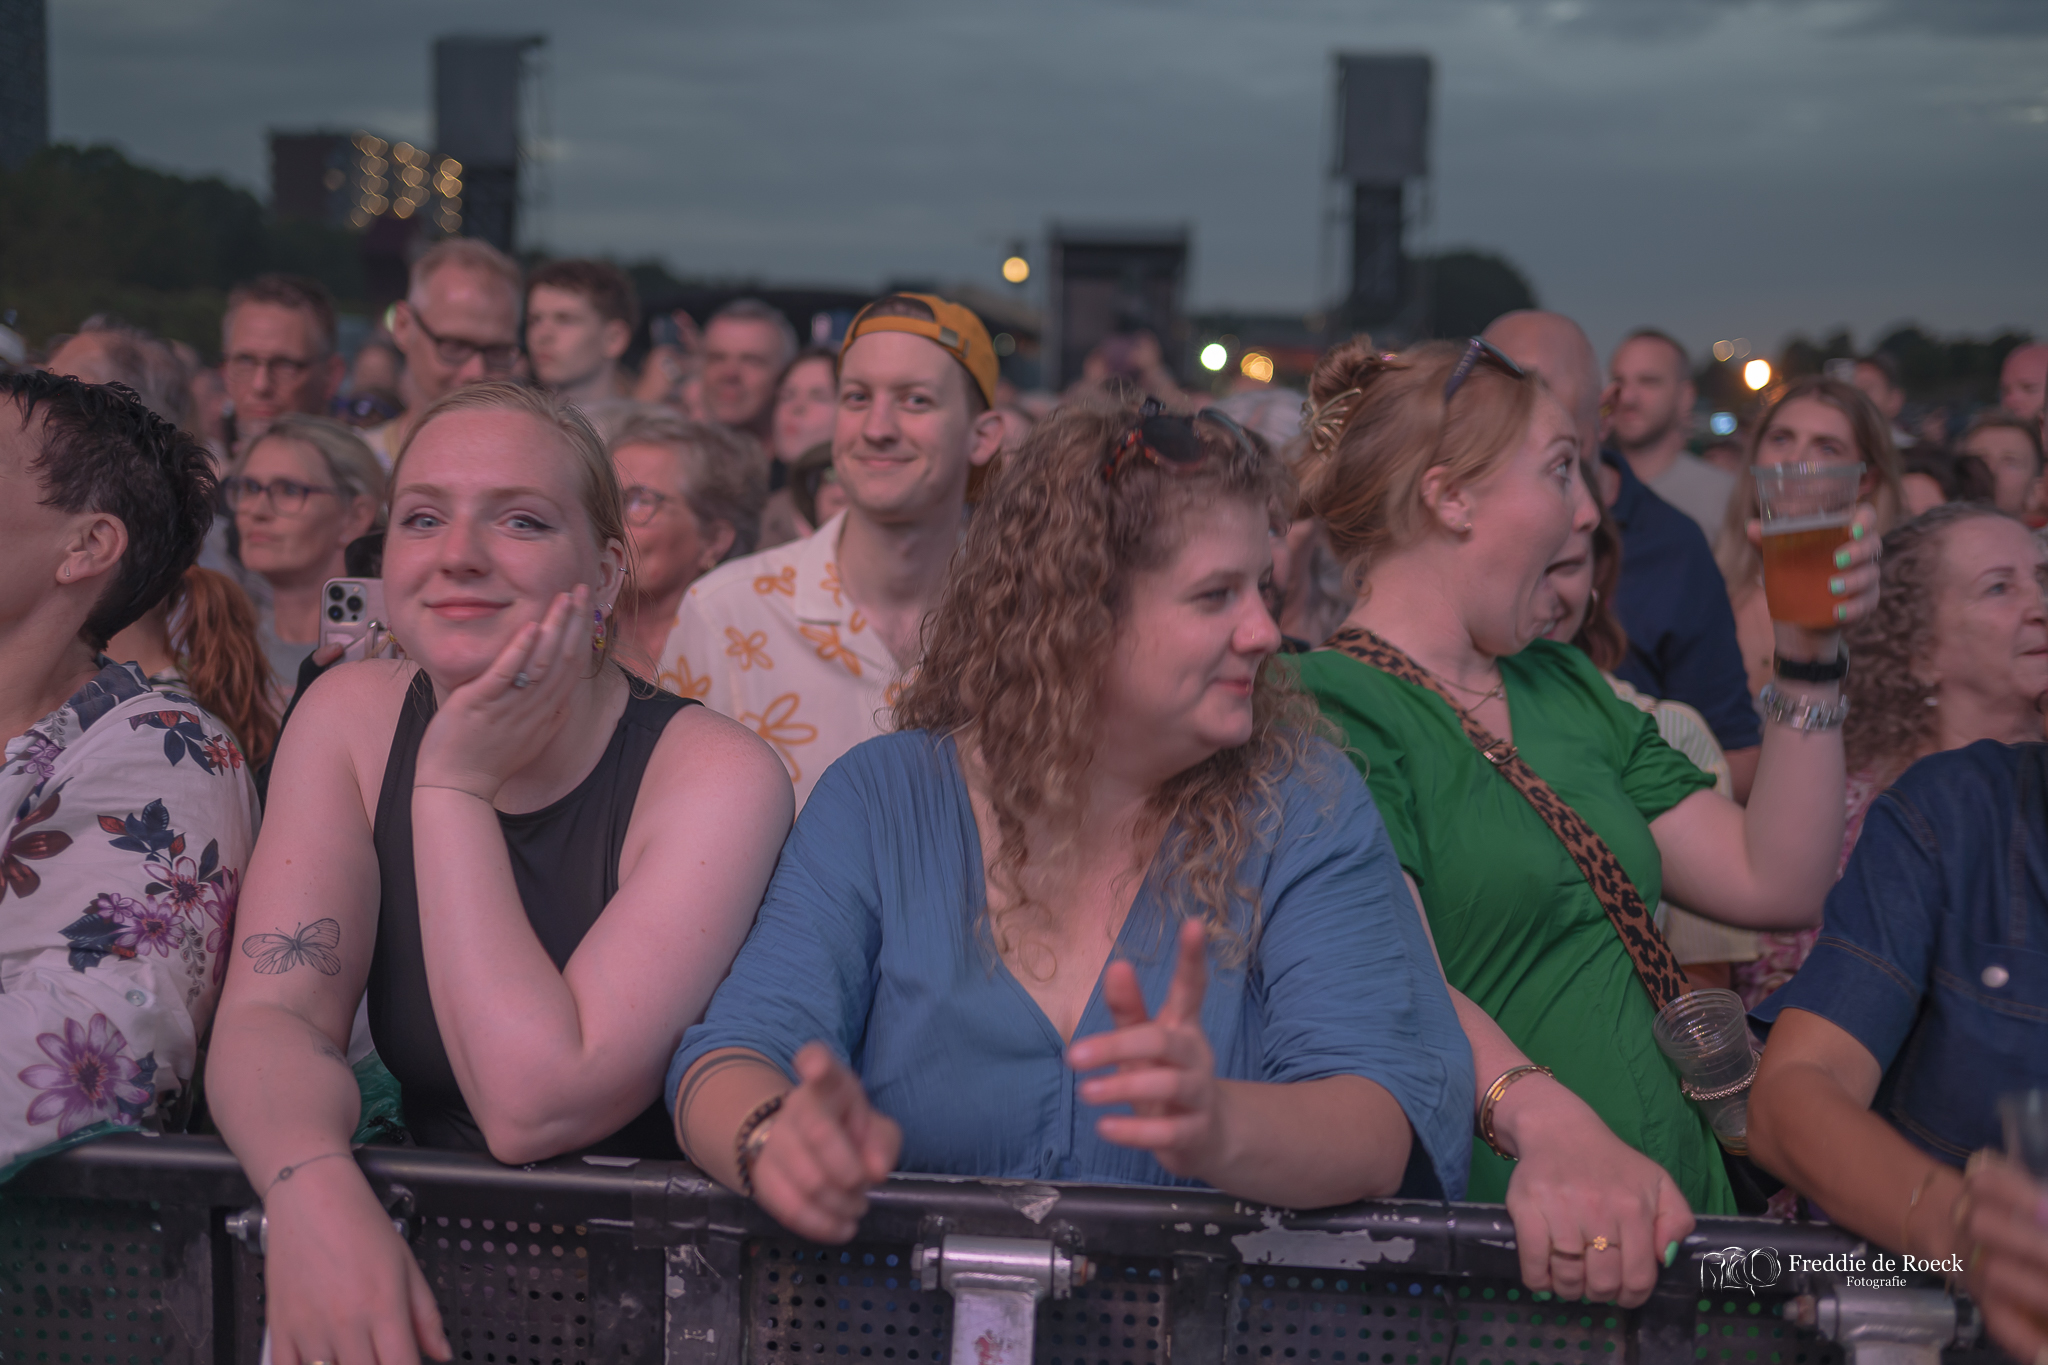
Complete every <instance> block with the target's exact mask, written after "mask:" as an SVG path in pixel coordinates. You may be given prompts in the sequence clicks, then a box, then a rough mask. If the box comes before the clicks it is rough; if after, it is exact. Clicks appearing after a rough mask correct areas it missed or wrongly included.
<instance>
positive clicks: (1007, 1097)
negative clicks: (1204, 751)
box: [666, 731, 1473, 1198]
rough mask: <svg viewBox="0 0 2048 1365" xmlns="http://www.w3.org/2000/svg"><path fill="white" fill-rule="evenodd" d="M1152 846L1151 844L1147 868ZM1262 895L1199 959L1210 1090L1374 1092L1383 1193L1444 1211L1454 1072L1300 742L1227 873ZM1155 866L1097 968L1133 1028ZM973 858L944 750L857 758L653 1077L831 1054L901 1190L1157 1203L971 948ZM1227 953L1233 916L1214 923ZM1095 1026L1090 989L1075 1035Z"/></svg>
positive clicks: (982, 945) (1172, 916)
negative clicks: (1102, 1193)
mask: <svg viewBox="0 0 2048 1365" xmlns="http://www.w3.org/2000/svg"><path fill="white" fill-rule="evenodd" d="M1171 843H1172V839H1171V836H1169V839H1168V841H1167V845H1166V846H1168V847H1170V846H1171ZM1239 876H1240V881H1241V883H1242V884H1245V885H1248V886H1251V887H1255V888H1257V890H1258V892H1259V900H1260V907H1259V916H1258V923H1257V926H1256V932H1251V933H1250V938H1251V945H1252V946H1251V950H1250V952H1249V954H1248V955H1246V960H1245V961H1243V962H1242V963H1241V964H1240V965H1236V966H1232V965H1229V964H1227V963H1226V962H1223V961H1220V960H1219V957H1218V954H1217V953H1216V951H1215V950H1214V949H1213V948H1212V952H1211V961H1210V973H1211V974H1210V979H1209V987H1208V991H1207V993H1206V995H1205V996H1204V998H1203V1003H1202V1023H1203V1026H1204V1028H1205V1030H1206V1031H1207V1034H1208V1038H1209V1042H1210V1045H1211V1048H1212V1049H1213V1051H1214V1053H1215V1057H1216V1071H1217V1074H1218V1075H1219V1076H1221V1077H1224V1078H1226V1079H1239V1080H1256V1081H1269V1082H1290V1081H1307V1080H1316V1079H1320V1078H1322V1077H1325V1076H1337V1075H1357V1076H1364V1077H1367V1078H1368V1079H1370V1080H1373V1081H1376V1082H1378V1083H1379V1084H1380V1085H1381V1086H1383V1087H1385V1088H1386V1090H1387V1091H1388V1092H1389V1093H1390V1094H1392V1095H1393V1097H1394V1099H1395V1100H1396V1101H1397V1102H1399V1104H1400V1105H1401V1107H1402V1110H1403V1111H1404V1112H1405V1113H1406V1114H1407V1116H1408V1119H1409V1122H1410V1124H1411V1126H1412V1127H1413V1130H1414V1134H1415V1141H1414V1143H1413V1146H1412V1148H1411V1154H1410V1158H1409V1163H1408V1175H1407V1178H1406V1180H1405V1181H1404V1184H1403V1193H1405V1194H1409V1195H1413V1196H1418V1197H1443V1198H1456V1197H1458V1196H1459V1195H1460V1194H1461V1193H1462V1192H1463V1190H1464V1187H1465V1174H1466V1166H1467V1162H1468V1160H1469V1154H1470V1146H1471V1139H1470V1133H1471V1124H1472V1093H1473V1082H1472V1057H1471V1052H1470V1049H1469V1047H1468V1046H1467V1044H1466V1041H1465V1035H1464V1033H1463V1031H1462V1029H1461V1028H1460V1027H1459V1024H1458V1020H1457V1016H1456V1014H1455V1013H1454V1012H1453V1010H1452V1008H1451V1001H1450V996H1449V993H1448V991H1447V989H1446V988H1445V986H1444V982H1443V977H1442V975H1441V973H1440V972H1439V971H1438V970H1437V967H1436V962H1435V958H1434V955H1433V954H1432V953H1431V951H1430V947H1429V942H1428V940H1427V938H1426V937H1425V936H1424V933H1423V930H1422V924H1421V920H1420V917H1419V916H1418V915H1417V913H1416V911H1415V908H1414V905H1413V903H1412V901H1411V900H1410V899H1409V897H1408V894H1407V888H1406V887H1405V886H1404V885H1403V883H1402V881H1401V869H1400V866H1399V864H1398V863H1397V862H1396V861H1395V859H1394V854H1393V850H1392V848H1391V846H1390V845H1389V844H1388V842H1387V836H1386V832H1385V830H1384V828H1383V827H1382V826H1381V824H1380V820H1379V816H1378V814H1377V813H1376V812H1375V811H1374V809H1373V805H1372V797H1371V796H1370V795H1369V794H1368V793H1367V791H1366V789H1365V785H1364V783H1363V782H1362V781H1361V780H1360V779H1359V777H1358V774H1357V772H1356V770H1355V769H1353V768H1352V766H1351V765H1350V764H1349V763H1347V762H1344V761H1343V760H1342V759H1341V758H1340V757H1339V756H1338V755H1337V753H1336V751H1335V750H1334V749H1332V748H1330V747H1329V746H1327V745H1323V744H1321V743H1318V744H1317V745H1316V746H1315V747H1314V748H1313V749H1312V750H1311V752H1310V755H1309V757H1308V760H1307V761H1306V763H1305V764H1303V765H1302V766H1300V767H1298V768H1297V770H1296V771H1295V772H1294V773H1293V774H1291V775H1290V776H1289V777H1288V778H1286V779H1285V781H1284V783H1283V784H1282V786H1281V790H1280V799H1279V810H1278V813H1277V817H1276V818H1273V819H1269V820H1267V821H1266V822H1265V829H1264V831H1263V834H1262V837H1261V838H1260V840H1259V841H1258V843H1257V845H1256V846H1255V847H1254V849H1253V851H1252V852H1251V853H1250V854H1249V855H1248V857H1247V859H1246V861H1245V863H1244V864H1242V865H1241V867H1240V871H1239ZM1161 881H1162V876H1161V873H1160V870H1159V868H1158V865H1157V864H1155V866H1154V868H1153V870H1152V872H1151V874H1150V875H1148V877H1147V878H1146V881H1145V883H1144V885H1143V886H1142V887H1141V889H1140V890H1139V892H1138V895H1137V898H1136V901H1135V903H1134V904H1133V905H1132V907H1131V911H1130V914H1129V915H1128V916H1127V917H1126V919H1125V922H1124V925H1123V928H1122V930H1121V932H1120V933H1119V935H1118V938H1117V942H1116V946H1115V949H1114V953H1115V955H1116V956H1118V957H1121V958H1124V959H1126V960H1128V961H1130V962H1131V963H1132V965H1133V966H1134V967H1135V968H1136V969H1137V973H1138V979H1139V981H1140V983H1141V984H1142V986H1143V989H1144V993H1145V999H1146V1001H1147V1004H1148V1006H1149V1007H1150V1008H1152V1009H1155V1010H1156V1009H1157V1008H1158V1007H1159V1005H1160V1004H1161V1003H1162V1002H1163V1001H1164V999H1165V997H1166V992H1167V989H1168V986H1169V985H1170V983H1171V981H1172V978H1173V971H1174V961H1175V947H1174V937H1175V935H1174V929H1175V927H1176V926H1177V924H1178V922H1179V920H1178V916H1177V914H1176V912H1175V911H1174V910H1172V909H1171V908H1170V903H1171V901H1172V897H1170V896H1168V895H1166V894H1165V888H1163V887H1162V885H1161ZM983 897H984V885H983V879H982V849H981V840H980V836H979V834H978V833H977V829H976V825H975V820H974V813H973V809H972V807H971V805H970V804H969V801H968V794H967V787H966V783H965V781H964V779H963V778H962V775H961V772H960V768H959V763H958V760H957V757H956V755H955V752H954V747H953V743H952V741H951V740H950V739H940V738H935V737H934V736H932V735H930V734H929V733H926V732H922V731H911V732H907V733H903V734H896V735H885V736H883V737H881V738H878V739H873V740H869V741H867V742H866V743H864V744H861V745H859V746H857V747H856V748H854V749H853V750H852V751H850V752H849V753H848V754H847V755H846V756H845V757H844V758H842V759H841V760H840V761H839V762H838V763H836V764H834V765H833V766H832V768H831V769H830V770H829V771H828V772H826V774H825V775H824V777H823V778H822V779H820V781H819V783H818V786H817V787H816V789H815V790H814V791H813V792H812V794H811V797H810V800H809V801H807V802H806V803H805V805H804V809H803V812H802V814H801V815H800V816H799V818H798V820H797V823H796V827H795V829H794V830H793V831H792V832H791V834H790V837H789V842H788V843H787V845H786V846H785V847H784V849H783V852H782V860H781V863H780V865H779V866H778V867H777V869H776V872H775V877H774V879H773V881H772V882H771V883H770V885H769V888H768V894H767V897H766V899H765V901H764V902H763V903H762V906H761V913H760V917H759V919H758V920H757V921H756V923H755V925H754V929H753V932H752V934H751V935H750V936H749V937H748V939H747V942H746V945H745V946H744V947H743V948H742V949H741V951H740V954H739V957H738V960H737V961H735V962H734V964H733V969H732V973H731V975H730V976H729V977H728V978H727V979H726V981H725V983H724V984H723V985H721V986H720V987H719V989H718V992H717V994H716V995H715V996H714V997H713V999H712V1001H711V1006H710V1009H709V1011H708V1012H707V1014H706V1016H705V1019H704V1022H703V1023H701V1024H699V1025H697V1026H696V1027H694V1028H692V1029H690V1030H689V1032H688V1033H687V1034H686V1035H685V1036H684V1038H683V1042H682V1046H681V1048H680V1049H679V1050H678V1051H677V1053H676V1056H675V1061H674V1063H673V1064H672V1065H671V1066H670V1068H669V1073H668V1089H667V1092H666V1093H667V1094H668V1096H669V1098H670V1101H671V1103H673V1101H674V1098H675V1095H676V1089H677V1086H678V1085H679V1084H680V1082H681V1080H682V1077H683V1075H684V1073H685V1072H686V1071H688V1069H689V1067H690V1066H691V1064H692V1063H694V1062H695V1061H696V1060H697V1059H698V1058H700V1057H702V1056H704V1055H705V1054H707V1053H709V1052H713V1051H716V1050H717V1049H720V1048H727V1047H742V1048H750V1049H752V1050H754V1051H756V1052H759V1053H761V1054H763V1055H764V1056H767V1057H769V1058H770V1059H772V1060H773V1061H775V1062H776V1063H778V1064H779V1065H781V1066H782V1068H783V1069H784V1071H785V1072H788V1073H790V1075H791V1077H792V1079H794V1071H793V1058H794V1057H795V1055H796V1052H797V1050H798V1049H799V1048H800V1047H802V1046H803V1045H804V1044H805V1043H807V1042H810V1041H811V1040H813V1039H822V1040H823V1041H825V1042H826V1043H828V1044H829V1045H830V1046H831V1047H832V1048H833V1049H834V1050H835V1051H836V1052H837V1053H838V1054H839V1055H840V1056H841V1057H843V1058H845V1059H846V1060H847V1061H848V1063H849V1065H851V1067H852V1068H853V1070H854V1071H855V1073H856V1074H858V1075H859V1076H860V1077H861V1079H862V1081H863V1082H864V1083H865V1085H866V1087H867V1090H868V1094H869V1097H870V1098H871V1100H872V1101H873V1103H874V1105H875V1107H876V1108H877V1109H879V1110H880V1111H881V1112H883V1113H885V1114H887V1115H889V1116H890V1117H891V1118H893V1119H895V1120H896V1121H897V1122H898V1123H900V1124H901V1125H902V1127H903V1134H904V1139H903V1155H902V1160H901V1166H902V1168H903V1169H904V1170H907V1171H920V1172H930V1173H944V1174H955V1175H976V1176H987V1177H1008V1178H1014V1179H1038V1180H1073V1181H1098V1182H1108V1183H1121V1184H1145V1185H1171V1184H1190V1183H1194V1182H1190V1181H1184V1180H1179V1179H1177V1178H1175V1177H1174V1176H1172V1175H1171V1174H1169V1173H1168V1172H1167V1171H1166V1170H1165V1169H1164V1168H1163V1167H1162V1166H1160V1165H1159V1163H1158V1162H1157V1161H1156V1160H1155V1159H1154V1158H1153V1156H1152V1154H1151V1153H1150V1152H1146V1151H1140V1150H1135V1149H1132V1148H1126V1147H1119V1146H1115V1145H1113V1144H1111V1143H1108V1142H1105V1141H1104V1140H1103V1139H1102V1138H1100V1137H1098V1136H1097V1135H1096V1131H1095V1120H1096V1119H1097V1117H1099V1115H1100V1114H1102V1113H1105V1112H1111V1111H1108V1110H1097V1109H1094V1108H1091V1107H1090V1106H1089V1105H1087V1104H1085V1103H1083V1102H1082V1101H1081V1099H1080V1098H1079V1096H1078V1095H1077V1094H1076V1085H1077V1082H1078V1079H1079V1077H1078V1075H1077V1073H1075V1072H1073V1071H1071V1070H1070V1069H1069V1068H1068V1067H1067V1064H1066V1060H1065V1052H1066V1049H1065V1045H1064V1044H1063V1042H1062V1041H1061V1038H1060V1036H1059V1033H1058V1031H1057V1030H1056V1029H1055V1028H1054V1027H1053V1025H1052V1022H1051V1021H1050V1020H1049V1019H1048V1018H1047V1017H1046V1015H1045V1013H1044V1012H1043V1011H1042V1010H1041V1009H1040V1008H1039V1006H1038V1003H1037V1002H1036V1001H1035V1000H1033V999H1032V997H1031V995H1030V994H1029V992H1027V991H1026V990H1025V989H1024V987H1023V985H1022V984H1021V983H1020V982H1019V981H1018V980H1017V979H1016V977H1015V976H1013V975H1012V974H1011V973H1010V971H1009V969H1008V968H1007V967H1006V966H1005V965H1004V964H1003V962H1002V961H1001V959H1000V958H999V957H998V956H997V955H996V954H995V952H994V951H993V949H992V948H991V947H990V946H989V937H988V934H987V932H986V930H985V928H984V927H983V922H984V920H985V913H984V908H983V907H984V899H983ZM1234 910H1235V915H1236V923H1237V925H1238V927H1239V928H1240V930H1241V931H1245V932H1250V931H1252V929H1253V917H1252V913H1251V909H1250V907H1248V906H1246V905H1245V904H1243V903H1242V902H1240V903H1238V904H1236V905H1235V906H1234ZM1111 1027H1112V1024H1111V1021H1110V1017H1109V1012H1108V1008H1107V1007H1106V1005H1105V1004H1104V1003H1103V1000H1102V994H1101V986H1100V983H1099V982H1098V984H1097V986H1096V989H1095V993H1094V994H1093V995H1092V996H1091V997H1090V999H1089V1002H1088V1005H1087V1008H1086V1010H1085V1012H1084V1013H1083V1014H1082V1016H1081V1021H1080V1026H1079V1028H1078V1030H1077V1032H1076V1036H1077V1037H1085V1036H1087V1035H1089V1034H1093V1033H1098V1032H1103V1031H1106V1030H1108V1029H1110V1028H1111Z"/></svg>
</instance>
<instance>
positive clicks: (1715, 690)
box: [1600, 450, 1763, 801]
mask: <svg viewBox="0 0 2048 1365" xmlns="http://www.w3.org/2000/svg"><path fill="white" fill-rule="evenodd" d="M1600 461H1601V464H1602V466H1603V467H1604V469H1605V470H1606V471H1608V472H1606V473H1604V474H1603V476H1602V479H1601V482H1602V483H1603V484H1604V485H1606V487H1603V489H1602V490H1601V491H1602V493H1603V494H1607V493H1608V490H1609V489H1612V494H1611V500H1610V501H1609V502H1608V508H1607V510H1608V512H1609V514H1610V515H1611V516H1613V518H1614V523H1615V525H1616V526H1618V527H1619V528H1620V529H1621V583H1620V585H1619V586H1618V587H1617V588H1616V589H1615V592H1614V614H1615V616H1616V617H1617V618H1619V620H1620V621H1621V628H1622V629H1623V630H1624V631H1626V632H1628V658H1627V660H1626V661H1624V662H1623V664H1622V665H1621V667H1619V668H1617V669H1615V670H1614V671H1615V673H1616V674H1617V675H1619V676H1620V677H1621V679H1622V680H1623V681H1624V682H1627V683H1629V684H1630V685H1632V686H1634V687H1636V688H1637V689H1639V690H1641V691H1643V692H1647V693H1648V694H1649V695H1651V696H1653V697H1666V698H1669V699H1670V700H1672V701H1682V702H1684V703H1685V704H1686V705H1688V706H1690V707H1692V708H1693V709H1694V710H1696V711H1698V712H1699V713H1700V715H1701V716H1703V717H1705V718H1706V722H1707V726H1708V728H1710V729H1711V730H1713V732H1714V738H1715V740H1717V741H1718V742H1719V743H1720V745H1721V748H1722V750H1723V751H1725V752H1726V753H1727V755H1728V770H1729V775H1730V776H1731V777H1732V778H1733V779H1734V781H1735V799H1736V800H1738V801H1743V800H1747V799H1748V797H1749V784H1750V780H1751V779H1752V778H1754V777H1755V776H1756V758H1757V752H1758V746H1759V745H1760V744H1762V742H1763V731H1762V726H1761V724H1760V722H1759V721H1758V720H1757V715H1756V706H1755V705H1754V703H1752V702H1751V701H1750V697H1749V680H1748V677H1747V675H1746V674H1745V673H1744V671H1743V667H1742V651H1741V650H1740V649H1739V648H1738V647H1737V645H1736V643H1735V612H1734V610H1733V608H1731V607H1730V606H1729V605H1728V588H1727V586H1726V585H1725V584H1724V583H1723V582H1722V581H1721V570H1720V568H1719V567H1718V566H1717V565H1716V564H1715V563H1714V552H1713V550H1712V549H1710V548H1709V547H1708V545H1707V538H1706V537H1705V536H1704V535H1702V534H1700V528H1699V527H1698V526H1697V525H1695V524H1694V522H1693V519H1692V518H1691V517H1689V516H1687V515H1686V514H1685V513H1683V512H1681V511H1679V510H1678V509H1677V508H1676V507H1673V506H1672V505H1671V504H1670V503H1668V502H1666V501H1664V500H1663V499H1662V498H1660V497H1658V496H1657V495H1656V494H1655V493H1653V492H1651V491H1650V489H1649V487H1648V485H1646V484H1644V483H1643V481H1642V480H1641V479H1638V478H1637V477H1636V475H1635V471H1634V470H1632V469H1630V468H1629V464H1628V461H1627V460H1625V459H1623V458H1622V457H1621V456H1620V454H1618V453H1617V452H1615V451H1612V450H1603V451H1601V452H1600Z"/></svg>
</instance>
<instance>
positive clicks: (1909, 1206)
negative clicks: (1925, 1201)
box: [1899, 1161, 1941, 1255]
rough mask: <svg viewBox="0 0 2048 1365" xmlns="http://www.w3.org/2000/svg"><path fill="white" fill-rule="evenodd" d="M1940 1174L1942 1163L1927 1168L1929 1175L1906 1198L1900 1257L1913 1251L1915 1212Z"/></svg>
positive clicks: (1900, 1226) (1900, 1220)
mask: <svg viewBox="0 0 2048 1365" xmlns="http://www.w3.org/2000/svg"><path fill="white" fill-rule="evenodd" d="M1940 1174H1941V1163H1940V1162H1938V1161H1937V1162H1936V1163H1935V1164H1934V1165H1932V1166H1929V1167H1928V1168H1927V1174H1926V1175H1923V1176H1921V1177H1920V1183H1919V1184H1917V1185H1915V1186H1914V1187H1913V1193H1912V1194H1910V1195H1908V1196H1907V1197H1906V1212H1905V1214H1904V1215H1903V1216H1901V1217H1900V1219H1899V1254H1900V1255H1904V1254H1906V1253H1907V1252H1909V1251H1911V1250H1912V1247H1911V1246H1910V1245H1909V1239H1910V1238H1911V1237H1912V1235H1913V1210H1914V1209H1916V1208H1918V1207H1920V1196H1921V1195H1923V1194H1925V1193H1927V1188H1928V1186H1930V1185H1932V1184H1933V1183H1934V1178H1935V1177H1936V1176H1938V1175H1940Z"/></svg>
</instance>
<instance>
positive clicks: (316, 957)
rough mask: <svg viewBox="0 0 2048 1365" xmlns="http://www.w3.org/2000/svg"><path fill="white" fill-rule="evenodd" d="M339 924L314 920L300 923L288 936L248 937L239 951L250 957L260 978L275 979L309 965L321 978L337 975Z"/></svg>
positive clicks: (338, 973)
mask: <svg viewBox="0 0 2048 1365" xmlns="http://www.w3.org/2000/svg"><path fill="white" fill-rule="evenodd" d="M340 944H341V923H340V921H338V920H332V919H316V920H314V921H313V922H312V923H311V924H301V925H300V926H299V927H298V928H297V929H296V930H294V931H293V932H291V933H289V934H251V935H249V937H247V938H245V939H243V940H242V952H243V954H244V955H245V956H247V957H249V958H252V959H253V960H254V961H255V964H256V970H257V971H258V972H260V973H262V974H263V975H264V976H276V975H278V974H279V973H280V972H288V971H290V970H291V969H292V968H294V967H297V966H300V965H301V964H307V963H310V964H311V965H312V968H313V970H314V971H316V972H319V973H320V974H321V975H322V976H338V975H340V973H341V954H340V953H337V952H335V951H334V950H335V949H336V948H337V947H339V946H340Z"/></svg>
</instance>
